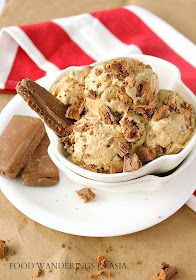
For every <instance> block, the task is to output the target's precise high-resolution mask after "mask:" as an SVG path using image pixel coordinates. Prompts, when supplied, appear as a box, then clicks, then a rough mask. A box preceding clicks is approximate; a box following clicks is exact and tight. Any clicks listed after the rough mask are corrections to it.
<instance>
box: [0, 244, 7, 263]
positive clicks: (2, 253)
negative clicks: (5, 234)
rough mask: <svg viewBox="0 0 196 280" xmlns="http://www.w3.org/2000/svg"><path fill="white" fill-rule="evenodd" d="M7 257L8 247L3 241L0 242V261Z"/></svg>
mask: <svg viewBox="0 0 196 280" xmlns="http://www.w3.org/2000/svg"><path fill="white" fill-rule="evenodd" d="M7 255H8V246H7V245H6V242H5V241H4V240H0V259H4V258H5V257H7Z"/></svg>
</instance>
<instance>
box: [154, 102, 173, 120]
mask: <svg viewBox="0 0 196 280" xmlns="http://www.w3.org/2000/svg"><path fill="white" fill-rule="evenodd" d="M169 114H170V111H169V107H168V106H167V105H162V106H161V107H159V108H157V109H156V110H155V113H154V115H153V120H154V121H160V120H161V119H163V118H167V117H168V116H169Z"/></svg>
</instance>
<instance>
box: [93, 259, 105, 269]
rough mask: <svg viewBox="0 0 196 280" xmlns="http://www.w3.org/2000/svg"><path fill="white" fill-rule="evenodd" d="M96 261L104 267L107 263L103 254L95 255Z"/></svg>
mask: <svg viewBox="0 0 196 280" xmlns="http://www.w3.org/2000/svg"><path fill="white" fill-rule="evenodd" d="M95 259H96V262H97V263H98V264H99V265H100V267H102V268H105V267H106V265H107V260H106V258H105V257H104V256H97V257H96V258H95Z"/></svg>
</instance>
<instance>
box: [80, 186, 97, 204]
mask: <svg viewBox="0 0 196 280" xmlns="http://www.w3.org/2000/svg"><path fill="white" fill-rule="evenodd" d="M77 194H78V195H79V196H80V197H81V199H84V202H89V201H90V200H92V199H93V198H95V193H94V192H93V191H92V190H91V189H90V188H83V189H81V190H79V191H77Z"/></svg>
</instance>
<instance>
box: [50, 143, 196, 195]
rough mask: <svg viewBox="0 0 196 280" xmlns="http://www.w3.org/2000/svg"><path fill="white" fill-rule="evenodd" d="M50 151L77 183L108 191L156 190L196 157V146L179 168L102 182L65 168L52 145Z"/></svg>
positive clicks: (57, 162) (51, 155) (58, 163)
mask: <svg viewBox="0 0 196 280" xmlns="http://www.w3.org/2000/svg"><path fill="white" fill-rule="evenodd" d="M48 153H49V156H50V158H51V159H52V161H53V162H54V163H55V164H56V165H57V166H59V167H61V170H63V171H64V173H65V174H66V175H67V177H68V178H70V179H71V180H72V181H74V182H75V183H76V184H78V183H80V185H83V186H86V187H90V188H94V189H96V190H99V191H107V192H118V193H119V192H133V191H148V192H149V191H150V192H151V191H156V190H158V189H159V188H161V187H162V186H164V185H165V184H167V182H169V181H171V180H172V179H173V178H174V177H176V176H178V175H179V174H181V173H182V172H183V171H184V170H185V169H186V168H188V166H189V165H190V164H191V163H192V161H193V160H194V159H195V157H196V147H195V148H194V149H193V150H192V151H191V152H190V154H189V155H188V156H187V157H186V158H185V159H184V161H183V162H182V163H181V164H179V166H178V167H177V168H175V169H174V170H173V171H171V172H169V174H168V173H166V174H162V175H161V176H159V175H146V176H143V177H140V178H136V179H134V180H127V181H124V182H111V183H110V182H101V181H96V180H91V179H88V178H85V177H83V176H81V175H79V174H77V173H75V172H73V171H72V170H71V169H68V168H64V166H63V165H62V163H61V162H60V161H59V160H58V159H57V157H56V155H55V153H54V151H53V149H52V146H50V147H49V148H48Z"/></svg>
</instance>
